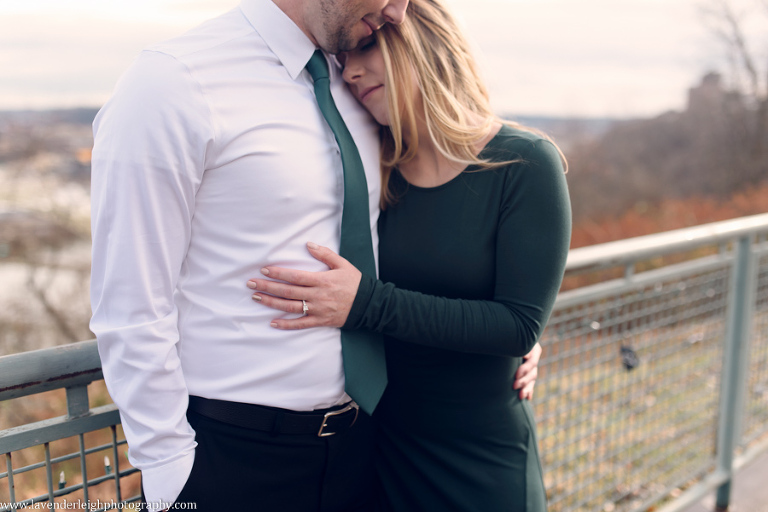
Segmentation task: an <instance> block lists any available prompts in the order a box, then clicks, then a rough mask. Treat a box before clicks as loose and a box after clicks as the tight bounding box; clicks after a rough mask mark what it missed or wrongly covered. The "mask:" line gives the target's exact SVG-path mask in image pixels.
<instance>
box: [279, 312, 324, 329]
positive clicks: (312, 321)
mask: <svg viewBox="0 0 768 512" xmlns="http://www.w3.org/2000/svg"><path fill="white" fill-rule="evenodd" d="M269 325H271V326H272V327H274V328H275V329H280V330H282V331H293V330H296V329H308V328H310V327H321V326H324V325H325V324H324V323H323V322H322V321H321V320H320V319H318V318H313V317H312V316H311V315H310V316H303V317H301V318H292V319H287V318H277V319H275V320H272V323H271V324H269Z"/></svg>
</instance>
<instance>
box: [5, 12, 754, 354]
mask: <svg viewBox="0 0 768 512" xmlns="http://www.w3.org/2000/svg"><path fill="white" fill-rule="evenodd" d="M451 3H452V4H453V6H454V8H455V10H456V11H457V12H458V14H459V16H460V18H461V19H462V21H463V23H464V25H465V27H466V30H467V31H468V33H469V34H470V37H471V39H472V41H473V43H474V44H475V46H476V49H477V56H478V59H479V61H480V62H481V65H482V68H483V71H484V74H485V76H486V78H487V81H488V83H489V86H490V91H491V95H492V99H493V105H494V108H495V109H496V111H497V112H498V113H499V114H500V115H502V116H504V117H506V118H509V119H514V120H517V121H520V122H522V123H524V124H528V125H531V126H535V127H537V128H541V129H544V130H545V131H547V132H548V133H550V134H551V135H552V136H553V137H554V138H555V140H556V141H557V142H558V143H559V144H560V145H561V146H562V148H563V150H564V151H565V153H566V155H567V157H568V159H569V163H570V172H569V175H568V179H569V184H570V187H571V193H572V201H573V209H574V220H575V229H574V237H573V247H579V246H584V245H591V244H595V243H599V242H605V241H609V240H615V239H621V238H627V237H632V236H637V235H642V234H647V233H653V232H657V231H663V230H668V229H673V228H678V227H683V226H689V225H696V224H701V223H705V222H710V221H715V220H721V219H726V218H731V217H738V216H742V215H748V214H753V213H759V212H764V211H768V181H767V180H768V172H766V169H768V166H767V162H768V136H767V134H766V130H768V112H767V110H768V83H767V79H768V0H583V1H580V2H574V1H573V0H451ZM236 5H237V1H236V0H188V1H183V0H151V1H150V0H132V1H130V2H129V1H127V0H125V1H124V0H99V1H97V0H68V1H67V2H60V1H55V0H3V1H2V2H0V70H2V71H0V283H2V284H1V285H0V304H2V307H0V354H8V353H13V352H19V351H23V350H31V349H35V348H40V347H45V346H50V345H54V344H63V343H68V342H73V341H79V340H84V339H89V338H91V337H92V335H91V333H90V332H89V330H88V327H87V323H88V318H89V315H90V308H89V305H88V271H89V250H90V235H89V192H88V190H89V174H90V152H91V146H92V135H91V126H90V125H91V122H92V120H93V117H94V115H95V113H96V112H97V111H98V108H99V107H100V106H101V105H102V104H103V102H104V101H105V100H106V99H107V98H108V97H109V95H110V93H111V90H112V88H113V87H114V84H115V83H116V81H117V80H118V78H119V76H120V74H121V73H122V72H123V71H124V70H125V68H127V67H128V66H129V65H130V63H131V61H132V60H133V59H134V58H135V56H136V55H137V54H138V52H139V51H141V49H142V48H144V47H145V46H147V45H149V44H151V43H153V42H156V41H160V40H163V39H166V38H169V37H172V36H174V35H177V34H180V33H182V32H184V31H185V30H186V29H188V28H191V27H192V26H194V25H196V24H197V23H199V22H201V21H203V20H205V19H207V18H210V17H212V16H215V15H217V14H220V13H223V12H225V11H227V10H229V9H231V8H234V7H236Z"/></svg>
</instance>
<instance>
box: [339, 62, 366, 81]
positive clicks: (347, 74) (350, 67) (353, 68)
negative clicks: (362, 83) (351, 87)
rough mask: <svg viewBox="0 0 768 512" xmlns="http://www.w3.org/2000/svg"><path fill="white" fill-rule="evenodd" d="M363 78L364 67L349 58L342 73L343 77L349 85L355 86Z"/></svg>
mask: <svg viewBox="0 0 768 512" xmlns="http://www.w3.org/2000/svg"><path fill="white" fill-rule="evenodd" d="M362 76H363V67H362V66H360V65H358V63H357V62H355V59H352V58H350V56H347V60H346V62H345V63H344V71H343V72H342V73H341V77H342V78H343V79H344V81H345V82H347V83H348V84H353V83H355V82H357V81H358V80H360V78H362Z"/></svg>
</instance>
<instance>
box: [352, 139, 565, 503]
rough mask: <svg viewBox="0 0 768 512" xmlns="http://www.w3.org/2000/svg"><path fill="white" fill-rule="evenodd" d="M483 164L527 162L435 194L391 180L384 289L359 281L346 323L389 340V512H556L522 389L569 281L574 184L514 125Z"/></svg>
mask: <svg viewBox="0 0 768 512" xmlns="http://www.w3.org/2000/svg"><path fill="white" fill-rule="evenodd" d="M481 157H484V158H489V159H493V160H495V161H507V160H520V161H519V162H517V163H512V164H508V165H504V166H502V167H499V168H495V169H491V170H476V169H475V168H468V169H467V170H465V172H463V173H461V174H459V175H458V176H457V177H456V178H454V179H453V180H451V181H449V182H448V183H445V184H443V185H440V186H438V187H434V188H421V187H416V186H413V185H409V184H408V183H407V182H406V181H405V180H404V178H403V177H402V176H401V175H400V174H399V173H397V172H396V171H395V172H393V176H392V179H391V183H390V186H391V187H392V190H393V191H394V192H395V194H396V195H397V197H398V198H399V199H398V201H397V203H396V204H395V205H394V206H392V207H389V208H387V209H386V210H385V211H384V212H382V216H381V219H380V221H379V234H380V242H379V255H380V260H379V261H380V279H381V280H380V281H375V280H373V279H370V278H367V279H366V278H364V279H363V281H362V282H361V285H360V289H359V290H358V294H357V297H356V299H355V303H354V305H353V307H352V311H351V312H350V316H349V319H348V320H347V323H346V325H345V326H344V328H345V329H372V330H375V331H378V332H382V333H383V334H384V335H385V344H386V345H385V346H386V353H387V371H388V377H389V383H388V386H387V390H386V392H385V394H384V397H383V399H382V401H381V403H380V405H379V406H378V409H377V411H376V413H375V414H374V418H375V419H376V420H377V422H378V424H379V426H380V429H379V430H380V431H379V437H378V450H377V457H378V462H377V464H378V470H379V474H380V477H381V481H382V485H383V488H384V501H385V508H386V509H387V510H392V511H396V512H408V511H414V512H417V511H418V512H431V511H439V512H451V511H457V512H458V511H461V512H469V511H477V512H496V511H498V512H502V511H504V512H514V511H521V512H522V511H525V512H543V511H545V510H546V497H545V493H544V485H543V481H542V472H541V466H540V463H539V457H538V453H537V445H536V433H535V425H534V420H533V416H532V411H531V408H530V404H529V403H528V402H527V401H521V400H520V399H519V398H518V392H517V391H516V390H514V389H512V383H513V381H514V374H515V371H516V370H517V367H518V366H519V365H520V363H521V356H523V355H525V354H527V353H528V352H529V351H530V350H531V348H532V347H533V345H534V344H535V343H536V341H537V339H538V338H539V336H540V335H541V332H542V331H543V329H544V326H545V324H546V322H547V319H548V318H549V314H550V312H551V309H552V306H553V303H554V300H555V297H556V295H557V291H558V289H559V287H560V282H561V280H562V275H563V269H564V266H565V259H566V255H567V252H568V244H569V240H570V226H571V222H570V204H569V200H568V192H567V186H566V182H565V176H564V173H563V167H562V164H561V161H560V156H559V154H558V152H557V150H556V149H555V148H554V146H553V145H552V144H551V143H550V142H548V141H546V140H543V139H541V138H539V137H538V136H536V135H532V134H530V133H527V132H524V131H519V130H516V129H513V128H510V127H508V126H504V127H503V128H502V129H501V131H500V132H499V134H498V135H496V136H495V137H494V138H493V139H492V140H491V141H490V142H489V143H488V145H487V146H486V148H485V149H484V150H483V152H482V153H481Z"/></svg>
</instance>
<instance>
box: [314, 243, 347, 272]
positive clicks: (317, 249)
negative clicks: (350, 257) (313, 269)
mask: <svg viewBox="0 0 768 512" xmlns="http://www.w3.org/2000/svg"><path fill="white" fill-rule="evenodd" d="M307 249H309V253H310V254H311V255H312V256H313V257H314V258H315V259H316V260H318V261H322V262H323V263H325V264H326V265H328V267H329V268H330V269H336V268H341V267H343V266H344V265H351V263H349V262H348V261H347V260H345V259H344V258H342V257H341V256H339V255H338V254H336V253H335V252H333V251H332V250H330V249H329V248H327V247H323V246H322V245H317V244H315V243H312V242H307Z"/></svg>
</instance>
